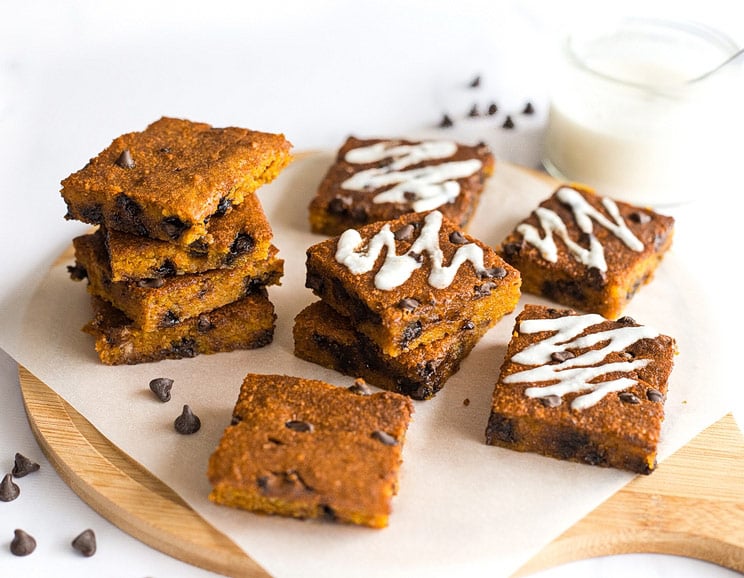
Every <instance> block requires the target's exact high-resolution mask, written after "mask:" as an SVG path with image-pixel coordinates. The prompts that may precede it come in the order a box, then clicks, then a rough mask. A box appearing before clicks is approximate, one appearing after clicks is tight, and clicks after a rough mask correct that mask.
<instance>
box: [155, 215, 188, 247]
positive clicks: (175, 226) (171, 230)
mask: <svg viewBox="0 0 744 578" xmlns="http://www.w3.org/2000/svg"><path fill="white" fill-rule="evenodd" d="M162 228H163V231H164V232H165V234H166V235H168V237H170V238H171V239H172V240H174V241H175V240H176V239H178V237H180V236H181V233H183V232H184V231H185V230H186V229H188V225H187V224H186V223H184V222H183V221H182V220H181V219H179V218H178V217H166V218H165V219H163V222H162ZM192 245H193V243H192Z"/></svg>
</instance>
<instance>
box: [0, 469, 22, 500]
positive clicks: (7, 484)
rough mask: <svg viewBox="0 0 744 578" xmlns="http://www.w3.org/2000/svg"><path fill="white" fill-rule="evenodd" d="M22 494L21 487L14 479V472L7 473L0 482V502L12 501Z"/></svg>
mask: <svg viewBox="0 0 744 578" xmlns="http://www.w3.org/2000/svg"><path fill="white" fill-rule="evenodd" d="M20 495H21V488H19V487H18V484H16V483H15V482H14V481H13V475H12V474H5V477H4V478H3V481H2V482H0V502H12V501H13V500H15V499H16V498H17V497H18V496H20Z"/></svg>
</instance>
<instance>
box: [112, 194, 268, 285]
mask: <svg viewBox="0 0 744 578" xmlns="http://www.w3.org/2000/svg"><path fill="white" fill-rule="evenodd" d="M207 231H208V233H209V235H211V236H212V238H213V240H214V241H213V243H212V244H211V245H205V246H204V247H203V250H198V249H197V247H195V245H196V243H194V244H192V245H191V246H189V247H184V246H183V245H178V244H175V243H170V242H168V241H161V240H159V239H150V238H149V237H140V236H139V235H132V234H131V233H123V232H121V231H116V230H114V229H104V234H103V239H104V242H105V244H106V249H107V253H108V260H109V268H110V269H111V280H112V281H140V280H143V279H159V278H163V277H171V276H173V275H182V274H193V273H203V272H205V271H209V270H211V269H222V268H226V267H227V268H229V267H236V266H239V264H240V263H241V262H244V261H245V259H246V258H250V259H252V260H254V261H263V260H265V259H266V258H268V256H269V252H270V251H271V240H272V236H273V233H272V230H271V226H270V225H269V222H268V221H267V219H266V215H265V214H264V212H263V208H262V207H261V203H260V201H259V199H258V197H257V196H256V195H247V196H246V197H245V199H244V200H243V202H242V203H241V204H240V205H238V206H234V207H233V208H232V210H231V211H228V212H227V213H226V214H225V215H222V216H220V217H215V218H214V219H212V220H210V222H209V224H208V226H207Z"/></svg>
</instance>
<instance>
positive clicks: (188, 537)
mask: <svg viewBox="0 0 744 578" xmlns="http://www.w3.org/2000/svg"><path fill="white" fill-rule="evenodd" d="M18 373H19V381H20V385H21V393H22V397H23V402H24V405H25V408H26V414H27V416H28V421H29V424H30V426H31V430H32V432H33V434H34V436H35V437H36V440H37V442H38V443H39V446H40V447H41V449H42V451H43V452H44V454H45V455H46V456H47V458H48V459H49V462H50V463H51V464H52V466H53V467H54V468H55V470H56V471H57V472H58V474H59V475H60V477H61V478H62V480H63V481H64V482H65V483H66V484H67V485H68V486H69V487H70V488H71V489H72V490H73V491H74V492H75V493H76V494H77V495H78V496H80V498H81V499H82V500H83V501H84V502H86V503H87V504H88V505H89V506H90V507H92V508H93V509H94V510H95V511H96V512H98V513H99V514H101V515H102V516H103V517H104V518H106V519H107V520H109V521H110V522H111V523H113V524H114V525H116V526H117V527H119V528H120V529H121V530H123V531H124V532H126V533H127V534H129V535H131V536H133V537H134V538H136V539H138V540H139V541H141V542H143V543H145V544H147V545H148V546H151V547H153V548H155V549H156V550H158V551H160V552H163V553H165V554H167V555H169V556H171V557H173V558H177V559H179V560H181V561H183V562H186V563H188V564H191V565H193V566H198V567H200V568H204V569H205V570H209V571H212V572H217V573H219V574H223V575H225V576H241V577H243V576H244V577H246V578H266V577H268V576H269V574H268V573H267V572H266V571H265V570H264V569H263V568H261V566H260V565H259V564H258V563H257V562H255V561H254V560H253V559H252V558H251V557H250V556H248V555H247V554H246V553H245V552H244V551H243V550H242V549H241V548H239V547H238V546H237V545H236V544H235V543H234V542H233V541H232V540H230V539H229V538H228V537H227V536H225V535H224V534H222V533H221V532H220V531H218V530H217V529H216V528H214V527H213V526H212V525H210V524H209V523H207V522H206V521H205V520H204V519H203V518H202V517H201V516H200V515H199V514H198V513H196V512H195V511H194V510H193V509H192V508H191V507H190V506H189V505H188V504H187V503H186V502H185V501H184V500H183V499H181V498H180V496H178V495H177V494H176V493H175V492H174V491H173V490H172V489H171V488H170V487H169V486H167V485H166V484H164V483H163V482H161V481H160V480H159V479H158V478H157V477H155V476H153V475H152V474H151V473H150V472H149V471H148V470H147V469H145V468H144V467H143V466H142V465H141V464H139V463H138V462H137V461H135V460H134V459H132V458H131V457H130V456H128V455H127V454H125V453H123V452H122V451H121V450H120V449H119V448H117V447H116V446H115V445H114V444H112V443H111V442H110V441H109V440H108V439H107V438H106V437H105V436H103V434H101V433H100V432H99V431H98V430H97V429H96V428H95V427H94V426H93V425H92V424H91V423H90V422H88V421H87V420H86V419H85V418H84V417H83V416H82V415H80V414H79V413H78V412H77V411H76V410H75V409H74V408H73V407H72V406H70V405H69V404H68V403H67V402H65V401H64V400H63V399H62V398H60V397H59V396H58V395H57V394H56V393H55V392H54V391H52V390H51V389H50V388H49V387H48V386H47V385H46V384H44V383H43V382H42V381H41V380H39V379H38V378H36V377H35V376H34V375H33V374H32V373H31V372H29V371H28V370H27V369H26V368H24V367H23V366H20V365H19V372H18Z"/></svg>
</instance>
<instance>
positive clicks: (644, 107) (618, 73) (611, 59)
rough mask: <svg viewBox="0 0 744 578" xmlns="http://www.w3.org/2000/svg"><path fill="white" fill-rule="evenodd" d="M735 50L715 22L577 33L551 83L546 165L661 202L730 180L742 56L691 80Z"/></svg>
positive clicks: (743, 82) (571, 177)
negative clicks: (705, 76)
mask: <svg viewBox="0 0 744 578" xmlns="http://www.w3.org/2000/svg"><path fill="white" fill-rule="evenodd" d="M737 49H738V47H737V45H736V43H734V42H733V41H732V40H731V39H729V38H728V37H726V36H725V35H723V34H721V33H720V32H717V31H715V30H712V29H710V28H706V27H704V26H700V25H696V24H692V23H676V22H670V21H660V20H646V19H626V20H623V21H621V22H619V23H616V24H613V25H612V26H609V27H603V28H597V29H592V30H588V31H583V32H579V33H576V34H573V35H571V36H570V37H569V38H568V39H567V40H566V42H565V45H564V47H563V53H562V58H561V64H560V66H559V68H558V70H557V71H556V72H557V73H558V74H556V77H555V79H554V80H553V82H552V87H551V107H550V113H549V116H548V125H547V131H546V139H545V146H544V152H543V164H544V166H545V168H546V170H547V171H548V172H550V173H551V174H552V175H553V176H555V177H557V178H558V179H560V180H562V181H574V182H581V183H584V184H588V185H590V186H592V187H594V188H596V189H597V190H598V192H600V193H601V194H603V195H608V196H612V197H614V198H616V199H619V200H625V201H628V202H632V203H636V204H642V205H647V206H654V207H662V206H666V205H674V204H678V203H681V202H685V201H689V200H692V199H695V198H699V197H701V196H705V195H706V194H708V191H710V190H711V187H720V186H725V183H726V182H727V181H729V185H731V184H733V183H731V182H730V179H731V178H732V177H733V175H734V170H735V168H736V170H738V166H737V165H738V164H739V159H740V157H741V154H740V150H741V146H740V140H739V139H741V138H742V136H744V132H743V131H744V123H743V122H742V119H743V118H744V116H743V115H742V112H741V108H742V106H741V102H744V100H743V98H742V97H744V79H743V78H742V76H743V73H742V68H741V66H740V63H739V62H738V61H739V60H742V59H738V58H737V59H735V60H734V61H733V62H732V63H731V64H730V65H727V66H724V67H723V68H722V69H720V70H718V71H716V72H714V73H713V74H711V75H710V76H709V77H707V78H704V79H702V80H699V81H692V82H691V79H695V78H697V77H699V76H701V75H703V74H704V73H706V72H709V71H711V70H713V69H714V68H715V67H716V66H718V65H720V64H721V63H722V62H724V61H725V60H726V59H727V58H728V57H730V56H731V55H733V54H734V53H736V51H737ZM734 138H736V140H734Z"/></svg>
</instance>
